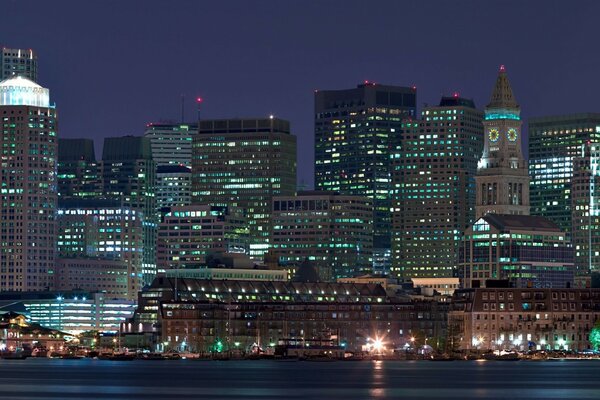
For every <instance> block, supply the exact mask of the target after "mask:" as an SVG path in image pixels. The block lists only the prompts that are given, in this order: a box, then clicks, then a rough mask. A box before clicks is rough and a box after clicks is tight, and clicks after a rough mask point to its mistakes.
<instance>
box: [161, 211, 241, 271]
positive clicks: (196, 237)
mask: <svg viewBox="0 0 600 400" xmlns="http://www.w3.org/2000/svg"><path fill="white" fill-rule="evenodd" d="M157 250H158V254H157V260H158V270H159V272H164V271H166V270H169V269H181V268H200V267H203V266H206V262H207V256H208V255H210V254H211V253H218V252H225V253H244V254H247V253H248V250H249V249H248V226H247V222H246V218H245V217H244V215H243V213H242V212H241V210H239V209H236V208H233V207H231V208H228V207H218V206H208V205H192V206H186V207H173V208H171V209H170V210H169V211H167V212H166V213H165V215H164V217H163V220H162V222H161V223H160V225H159V228H158V243H157Z"/></svg>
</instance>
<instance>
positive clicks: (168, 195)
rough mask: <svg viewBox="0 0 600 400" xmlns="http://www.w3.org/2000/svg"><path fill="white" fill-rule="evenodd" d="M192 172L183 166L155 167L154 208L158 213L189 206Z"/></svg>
mask: <svg viewBox="0 0 600 400" xmlns="http://www.w3.org/2000/svg"><path fill="white" fill-rule="evenodd" d="M191 201H192V170H191V168H189V167H185V166H183V165H160V166H158V167H156V208H157V209H158V211H159V213H160V212H161V211H162V210H163V209H166V208H169V207H182V206H187V205H190V203H191Z"/></svg>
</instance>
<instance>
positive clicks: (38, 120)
mask: <svg viewBox="0 0 600 400" xmlns="http://www.w3.org/2000/svg"><path fill="white" fill-rule="evenodd" d="M57 151H58V149H57V116H56V108H55V107H54V106H50V102H49V91H48V89H45V88H42V87H41V86H39V85H37V84H36V83H34V82H32V81H30V80H28V79H26V78H23V77H20V76H16V77H12V78H9V79H6V80H3V81H1V82H0V152H1V156H2V163H1V165H0V247H1V248H2V257H1V258H0V291H40V290H49V289H50V288H51V286H52V268H53V267H54V260H55V246H56V221H55V215H56V202H57V182H56V163H57Z"/></svg>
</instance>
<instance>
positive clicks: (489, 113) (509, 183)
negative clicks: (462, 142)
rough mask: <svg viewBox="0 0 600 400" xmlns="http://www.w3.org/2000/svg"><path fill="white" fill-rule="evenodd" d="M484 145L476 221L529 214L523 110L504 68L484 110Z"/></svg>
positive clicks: (480, 162) (479, 171)
mask: <svg viewBox="0 0 600 400" xmlns="http://www.w3.org/2000/svg"><path fill="white" fill-rule="evenodd" d="M483 125H484V128H485V142H484V147H483V157H481V160H480V161H479V165H478V168H477V176H476V177H475V181H476V184H477V201H476V207H475V214H476V217H477V218H480V217H482V216H484V215H485V214H489V213H494V214H518V215H529V173H528V170H527V161H526V160H525V157H523V151H522V149H521V108H520V107H519V105H518V104H517V101H516V100H515V97H514V95H513V92H512V88H511V87H510V82H509V81H508V76H507V75H506V71H505V69H504V66H501V67H500V72H499V74H498V78H497V79H496V84H495V86H494V90H493V92H492V99H491V101H490V103H489V104H488V105H487V107H486V108H485V118H484V121H483Z"/></svg>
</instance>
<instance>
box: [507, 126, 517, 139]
mask: <svg viewBox="0 0 600 400" xmlns="http://www.w3.org/2000/svg"><path fill="white" fill-rule="evenodd" d="M506 136H507V137H508V140H510V141H511V142H516V141H517V137H518V133H517V130H516V129H515V128H510V129H509V130H508V132H506Z"/></svg>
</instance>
